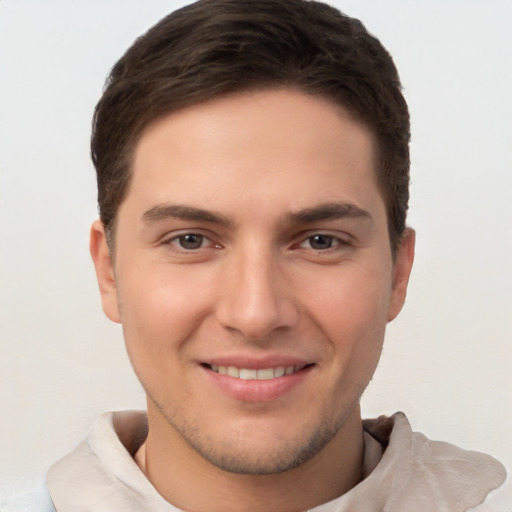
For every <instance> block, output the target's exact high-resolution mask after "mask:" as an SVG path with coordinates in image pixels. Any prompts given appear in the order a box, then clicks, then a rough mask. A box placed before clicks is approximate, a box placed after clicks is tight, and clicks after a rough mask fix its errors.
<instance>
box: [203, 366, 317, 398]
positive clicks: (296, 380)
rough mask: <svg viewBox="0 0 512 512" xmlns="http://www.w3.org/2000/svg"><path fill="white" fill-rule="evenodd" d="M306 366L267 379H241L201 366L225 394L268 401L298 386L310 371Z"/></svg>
mask: <svg viewBox="0 0 512 512" xmlns="http://www.w3.org/2000/svg"><path fill="white" fill-rule="evenodd" d="M312 368H313V367H312V366H307V367H305V368H303V369H302V370H299V371H298V372H295V373H292V374H290V375H283V376H282V377H276V378H274V379H268V380H256V379H251V380H243V379H238V378H236V377H230V376H229V375H224V374H221V373H217V372H214V371H213V370H210V369H209V368H206V367H203V366H201V369H202V370H203V372H205V374H206V376H207V377H208V378H209V379H210V380H211V381H212V382H213V383H214V384H215V385H216V386H217V387H218V388H219V389H220V390H221V391H222V392H223V393H224V394H225V395H227V396H229V397H231V398H235V399H236V400H240V401H244V402H269V401H271V400H276V399H277V398H280V397H282V396H284V395H286V394H287V393H289V392H290V391H291V390H292V389H293V388H295V387H296V386H298V385H299V384H300V383H301V382H302V381H303V380H304V379H305V378H306V377H307V375H308V374H309V373H310V371H311V370H312Z"/></svg>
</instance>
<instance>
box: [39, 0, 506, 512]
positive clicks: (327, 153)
mask: <svg viewBox="0 0 512 512" xmlns="http://www.w3.org/2000/svg"><path fill="white" fill-rule="evenodd" d="M408 143H409V117H408V112H407V106H406V103H405V101H404V99H403V97H402V94H401V91H400V81H399V78H398V74H397V72H396V69H395V67H394V64H393V62H392V60H391V58H390V57H389V55H388V54H387V52H386V51H385V50H384V48H383V47H382V46H381V45H380V43H379V42H378V41H377V40H376V39H375V38H374V37H372V36H370V35H369V34H368V33H367V32H366V30H365V29H364V27H363V26H362V25H361V24H360V23H359V22H358V21H356V20H353V19H351V18H347V17H345V16H343V15H341V14H340V13H339V12H337V11H335V10H334V9H332V8H330V7H328V6H326V5H324V4H319V3H313V2H303V1H301V0H290V1H286V2H283V1H278V0H265V1H258V2H253V1H240V0H223V1H222V0H213V1H201V2H198V3H196V4H193V5H191V6H189V7H186V8H184V9H182V10H180V11H176V12H175V13H173V14H171V15H170V16H168V17H167V18H165V19H164V20H162V21H161V22H160V23H159V24H157V25H156V26H155V27H154V28H152V29H151V30H150V31H149V32H148V33H147V34H145V35H144V36H142V37H141V38H140V39H138V40H137V41H136V42H135V44H134V45H133V46H132V47H131V48H130V49H129V50H128V51H127V53H126V54H125V55H124V56H123V57H122V59H121V60H120V61H119V62H118V64H117V65H116V66H115V67H114V69H113V70H112V73H111V76H110V78H109V81H108V84H107V88H106V90H105V92H104V94H103V97H102V99H101V100H100V102H99V104H98V106H97V109H96V113H95V121H94V131H93V139H92V155H93V161H94V164H95V167H96V171H97V176H98V199H99V207H100V220H98V221H96V222H95V223H94V224H93V226H92V229H91V254H92V257H93V260H94V264H95V267H96V272H97V277H98V283H99V287H100V291H101V296H102V301H103V309H104V311H105V313H106V315H107V316H108V317H109V318H110V319H111V320H113V321H115V322H120V323H121V324H122V326H123V332H124V336H125V341H126V345H127V350H128V354H129V356H130V359H131V362H132V365H133V367H134V370H135V372H136V374H137V376H138V377H139V379H140V381H141V383H142V385H143V387H144V389H145V391H146V394H147V408H148V411H147V417H146V415H145V414H141V413H131V412H127V413H115V414H109V415H105V416H103V417H102V418H100V419H99V420H98V422H97V423H96V424H95V425H94V426H93V428H92V430H91V432H90V435H89V437H88V439H87V440H86V441H84V443H83V444H82V445H80V446H79V447H78V448H77V450H76V451H75V452H73V453H72V454H70V455H69V456H67V457H65V458H64V459H63V460H61V461H60V462H58V463H57V464H56V465H55V466H54V467H53V468H51V470H50V471H49V473H48V478H47V483H48V489H49V493H50V495H51V499H52V501H53V504H54V506H55V509H56V510H57V511H59V512H60V511H64V512H65V511H68V510H73V511H77V510H78V511H79V510H84V511H85V510H91V511H93V510H134V511H135V510H151V511H173V510H193V511H217V510H222V511H231V510H233V511H268V510H272V511H274V510H275V511H283V512H286V511H290V512H292V511H302V510H315V511H345V510H358V511H377V510H393V511H396V512H400V511H406V510H407V511H410V510H417V511H420V512H421V511H423V510H425V511H426V510H429V511H430V510H450V511H452V510H453V511H454V510H461V511H462V510H480V511H483V510H496V511H497V510H500V511H501V510H506V507H508V506H509V502H508V501H507V500H508V499H509V497H510V495H509V494H506V493H507V492H508V491H507V488H506V487H505V484H504V483H505V480H506V473H505V470H504V468H503V467H502V466H501V464H499V463H498V462H497V461H495V460H494V459H492V458H491V457H488V456H486V455H483V454H478V453H474V452H465V451H463V450H460V449H458V448H456V447H454V446H451V445H448V444H445V443H438V442H431V441H428V440H427V439H425V438H424V437H423V436H422V435H421V434H417V433H413V432H412V431H411V429H410V426H409V424H408V422H407V420H406V418H405V417H404V416H403V415H402V414H400V413H399V414H397V415H395V416H393V417H391V418H380V419H378V420H367V421H365V422H363V421H362V419H361V414H360V408H359V399H360V397H361V394H362V392H363V391H364V389H365V387H366V386H367V384H368V382H369V381H370V379H371V377H372V375H373V372H374V370H375V367H376V365H377V362H378V360H379V356H380V352H381V348H382V343H383V338H384V331H385V327H386V324H387V322H389V321H391V320H392V319H394V318H395V317H396V316H397V314H398V313H399V311H400V309H401V307H402V305H403V302H404V300H405V295H406V289H407V283H408V278H409V274H410V270H411V267H412V263H413V253H414V232H413V231H412V230H411V229H410V228H408V227H406V212H407V204H408V181H409V175H408V170H409V153H408ZM507 496H508V497H507Z"/></svg>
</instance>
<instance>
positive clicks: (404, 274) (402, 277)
mask: <svg viewBox="0 0 512 512" xmlns="http://www.w3.org/2000/svg"><path fill="white" fill-rule="evenodd" d="M415 243H416V233H415V232H414V229H411V228H406V230H405V233H404V234H403V236H402V237H401V239H400V241H399V243H398V247H397V253H396V257H395V263H394V268H393V289H392V291H391V300H390V303H389V310H388V322H391V320H394V319H395V318H396V317H397V316H398V313H400V311H401V310H402V307H403V305H404V302H405V297H406V295H407V285H408V283H409V276H410V275H411V269H412V264H413V262H414V245H415Z"/></svg>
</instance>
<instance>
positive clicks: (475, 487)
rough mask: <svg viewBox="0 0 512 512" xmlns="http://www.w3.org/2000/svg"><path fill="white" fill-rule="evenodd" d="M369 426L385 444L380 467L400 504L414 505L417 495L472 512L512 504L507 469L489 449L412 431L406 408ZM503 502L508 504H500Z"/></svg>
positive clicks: (487, 511)
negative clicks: (467, 447)
mask: <svg viewBox="0 0 512 512" xmlns="http://www.w3.org/2000/svg"><path fill="white" fill-rule="evenodd" d="M365 430H366V431H367V432H368V433H369V434H370V435H372V436H373V437H374V438H375V439H377V440H378V441H379V442H380V443H381V444H382V445H383V447H384V448H385V450H384V455H383V457H382V459H381V462H380V463H379V465H378V466H377V468H376V470H375V472H376V474H380V473H382V475H380V476H382V477H384V476H386V475H387V477H388V480H389V482H388V483H390V484H392V488H393V491H392V492H390V493H389V494H388V499H389V500H391V501H393V500H396V503H397V505H398V503H400V506H402V508H400V507H398V506H397V507H396V510H414V509H415V508H414V507H417V505H418V500H419V502H421V503H425V504H426V505H428V506H431V507H432V506H433V507H438V508H437V509H438V510H439V507H440V506H441V505H443V506H444V507H445V508H444V509H446V510H467V511H472V512H473V511H474V512H495V511H498V510H499V511H500V512H505V511H509V510H510V505H509V503H511V501H510V483H509V482H507V471H506V469H505V467H504V466H503V465H502V464H501V463H500V462H498V461H497V460H496V459H494V458H493V457H491V456H490V455H486V454H484V453H480V452H475V451H468V450H464V449H462V448H459V447H457V446H455V445H453V444H450V443H446V442H442V441H432V440H430V439H428V438H427V437H425V436H424V435H423V434H421V433H419V432H413V431H412V429H411V427H410V425H409V422H408V420H407V418H406V417H405V415H404V414H403V413H397V414H395V415H393V416H392V417H390V418H384V417H383V418H379V419H378V420H372V421H370V422H366V424H365ZM390 475H392V477H391V476H390ZM507 489H508V490H507ZM503 500H505V501H503ZM503 502H504V503H507V502H508V503H507V506H508V507H509V508H504V507H503V506H501V505H499V504H501V503H503ZM415 503H416V505H415ZM493 503H497V504H498V505H496V506H494V505H493ZM428 506H427V507H426V508H425V509H428ZM407 507H412V508H407ZM496 507H498V508H496ZM500 507H501V508H500ZM416 509H417V508H416ZM434 509H435V508H433V509H432V510H434Z"/></svg>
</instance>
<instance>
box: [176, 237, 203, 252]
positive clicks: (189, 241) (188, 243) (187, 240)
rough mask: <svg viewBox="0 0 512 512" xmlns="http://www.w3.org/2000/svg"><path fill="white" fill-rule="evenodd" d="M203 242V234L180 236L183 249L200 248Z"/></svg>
mask: <svg viewBox="0 0 512 512" xmlns="http://www.w3.org/2000/svg"><path fill="white" fill-rule="evenodd" d="M202 243H203V236H202V235H194V234H189V235H183V236H180V245H181V247H183V249H199V247H201V245H202Z"/></svg>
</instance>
